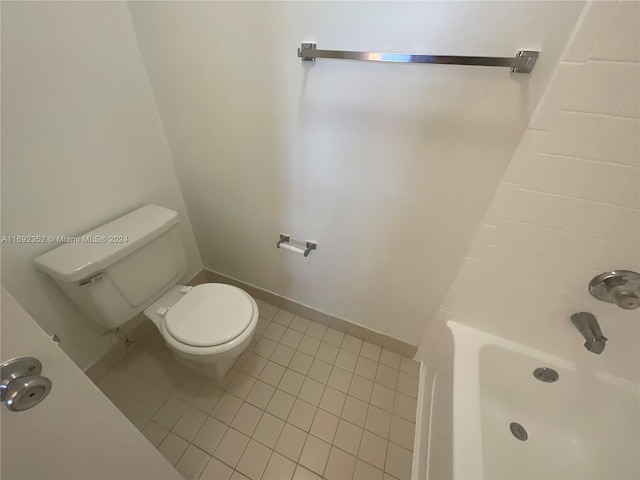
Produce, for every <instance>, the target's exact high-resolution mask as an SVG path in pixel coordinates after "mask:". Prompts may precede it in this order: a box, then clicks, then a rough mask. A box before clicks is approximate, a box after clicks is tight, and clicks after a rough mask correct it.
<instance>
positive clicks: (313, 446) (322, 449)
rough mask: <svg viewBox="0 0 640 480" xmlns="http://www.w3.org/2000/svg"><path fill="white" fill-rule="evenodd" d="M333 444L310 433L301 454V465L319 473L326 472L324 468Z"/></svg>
mask: <svg viewBox="0 0 640 480" xmlns="http://www.w3.org/2000/svg"><path fill="white" fill-rule="evenodd" d="M330 450H331V445H329V444H328V443H327V442H325V441H322V440H320V439H319V438H316V437H314V436H313V435H309V436H308V437H307V441H306V442H305V444H304V448H303V449H302V454H301V455H300V462H299V463H300V465H302V466H303V467H306V468H308V469H309V470H311V471H312V472H314V473H317V474H318V475H322V474H323V473H324V468H325V466H326V464H327V460H328V458H329V452H330Z"/></svg>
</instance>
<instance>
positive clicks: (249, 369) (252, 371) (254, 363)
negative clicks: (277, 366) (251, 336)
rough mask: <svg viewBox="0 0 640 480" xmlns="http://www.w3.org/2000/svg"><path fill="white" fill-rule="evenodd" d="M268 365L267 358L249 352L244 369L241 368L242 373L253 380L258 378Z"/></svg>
mask: <svg viewBox="0 0 640 480" xmlns="http://www.w3.org/2000/svg"><path fill="white" fill-rule="evenodd" d="M266 364H267V360H266V359H265V358H263V357H261V356H259V355H257V354H255V353H252V352H249V353H248V354H247V359H246V360H245V362H244V364H243V365H242V368H240V371H241V372H244V373H246V374H247V375H250V376H252V377H253V378H258V377H259V376H260V374H261V373H262V369H263V368H264V366H265V365H266Z"/></svg>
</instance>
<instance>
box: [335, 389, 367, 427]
mask: <svg viewBox="0 0 640 480" xmlns="http://www.w3.org/2000/svg"><path fill="white" fill-rule="evenodd" d="M367 409H368V404H367V403H366V402H363V401H362V400H360V399H359V398H355V397H352V396H351V395H347V399H346V400H345V402H344V408H343V409H342V415H341V416H342V418H344V419H345V420H347V421H349V422H351V423H355V424H356V425H358V426H359V427H364V422H365V420H366V419H367Z"/></svg>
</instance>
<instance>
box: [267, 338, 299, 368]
mask: <svg viewBox="0 0 640 480" xmlns="http://www.w3.org/2000/svg"><path fill="white" fill-rule="evenodd" d="M294 353H296V351H295V350H294V349H293V348H290V347H287V346H286V345H282V344H281V343H280V344H278V346H277V347H276V349H275V350H274V351H273V353H272V354H271V358H270V360H271V361H272V362H275V363H277V364H278V365H282V366H283V367H287V366H289V363H290V362H291V359H292V358H293V354H294Z"/></svg>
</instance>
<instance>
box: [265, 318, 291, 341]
mask: <svg viewBox="0 0 640 480" xmlns="http://www.w3.org/2000/svg"><path fill="white" fill-rule="evenodd" d="M286 331H287V327H284V326H282V325H280V324H278V323H274V322H271V324H270V325H269V326H268V327H267V329H266V330H265V331H264V335H263V336H264V337H266V338H268V339H270V340H273V341H274V342H279V341H280V339H281V338H282V336H283V335H284V332H286Z"/></svg>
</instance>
